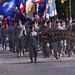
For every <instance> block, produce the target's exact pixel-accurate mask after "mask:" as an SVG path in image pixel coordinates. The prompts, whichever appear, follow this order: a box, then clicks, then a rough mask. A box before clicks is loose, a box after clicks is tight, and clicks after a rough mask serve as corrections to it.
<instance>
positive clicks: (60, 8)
mask: <svg viewBox="0 0 75 75" xmlns="http://www.w3.org/2000/svg"><path fill="white" fill-rule="evenodd" d="M56 7H57V12H58V17H59V18H66V17H67V16H66V13H67V12H66V11H65V10H67V11H68V17H69V0H66V1H65V2H64V3H63V4H62V3H61V0H56ZM71 11H72V17H75V0H71ZM63 13H64V15H63Z"/></svg>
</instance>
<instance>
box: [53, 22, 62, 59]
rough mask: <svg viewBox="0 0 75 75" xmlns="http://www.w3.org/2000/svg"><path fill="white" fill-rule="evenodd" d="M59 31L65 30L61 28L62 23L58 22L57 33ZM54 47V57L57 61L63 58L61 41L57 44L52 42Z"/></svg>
mask: <svg viewBox="0 0 75 75" xmlns="http://www.w3.org/2000/svg"><path fill="white" fill-rule="evenodd" d="M57 30H63V28H62V27H61V26H60V22H59V21H57V22H56V28H55V31H57ZM52 46H53V50H54V57H55V58H56V59H58V58H60V57H61V48H62V46H61V41H55V42H52Z"/></svg>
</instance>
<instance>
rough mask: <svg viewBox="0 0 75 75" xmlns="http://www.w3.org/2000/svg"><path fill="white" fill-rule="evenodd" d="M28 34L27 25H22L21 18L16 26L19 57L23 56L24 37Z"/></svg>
mask: <svg viewBox="0 0 75 75" xmlns="http://www.w3.org/2000/svg"><path fill="white" fill-rule="evenodd" d="M26 35H27V34H26V29H25V26H24V25H22V23H21V21H20V20H19V21H18V23H17V26H16V27H15V36H16V44H17V45H16V46H17V54H18V56H19V57H21V56H23V49H24V38H25V36H26Z"/></svg>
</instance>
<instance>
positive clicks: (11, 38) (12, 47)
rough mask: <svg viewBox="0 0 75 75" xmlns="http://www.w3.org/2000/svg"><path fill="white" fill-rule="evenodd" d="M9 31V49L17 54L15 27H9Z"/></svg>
mask: <svg viewBox="0 0 75 75" xmlns="http://www.w3.org/2000/svg"><path fill="white" fill-rule="evenodd" d="M7 31H8V37H9V48H10V51H12V52H15V44H14V27H13V25H12V24H11V25H10V26H9V27H8V30H7Z"/></svg>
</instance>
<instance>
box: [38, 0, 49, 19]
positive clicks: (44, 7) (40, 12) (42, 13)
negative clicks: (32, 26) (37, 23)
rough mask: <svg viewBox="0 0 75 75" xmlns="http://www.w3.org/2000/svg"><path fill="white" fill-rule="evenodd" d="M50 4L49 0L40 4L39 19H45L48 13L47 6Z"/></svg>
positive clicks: (44, 0)
mask: <svg viewBox="0 0 75 75" xmlns="http://www.w3.org/2000/svg"><path fill="white" fill-rule="evenodd" d="M47 3H48V0H43V1H42V2H40V3H39V4H37V5H38V8H37V9H38V15H39V18H43V17H44V13H45V11H46V4H47Z"/></svg>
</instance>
